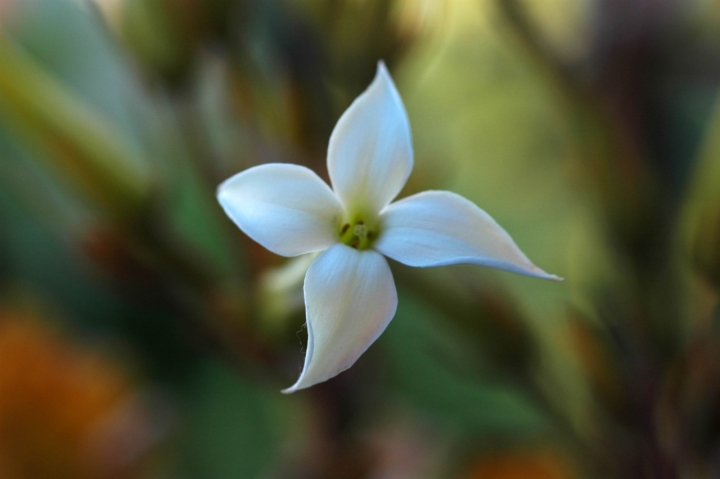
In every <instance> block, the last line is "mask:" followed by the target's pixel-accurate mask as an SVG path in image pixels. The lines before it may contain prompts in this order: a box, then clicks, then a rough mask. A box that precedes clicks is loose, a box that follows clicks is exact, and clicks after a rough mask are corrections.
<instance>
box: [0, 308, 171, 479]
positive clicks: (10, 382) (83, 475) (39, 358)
mask: <svg viewBox="0 0 720 479" xmlns="http://www.w3.org/2000/svg"><path fill="white" fill-rule="evenodd" d="M0 362H1V363H2V365H3V366H2V369H0V475H2V477H3V478H4V479H36V478H40V477H57V478H70V477H72V478H75V479H109V478H118V477H135V476H132V475H131V474H135V473H137V472H138V470H137V468H138V467H139V462H138V461H139V459H141V457H143V456H145V455H146V453H147V452H148V448H149V447H150V446H152V445H153V444H154V443H155V441H156V440H157V437H158V436H157V434H156V432H154V431H153V428H152V427H151V425H150V422H149V421H148V419H149V416H148V415H147V411H146V409H145V407H144V406H142V401H141V400H140V399H139V395H138V394H137V392H136V391H134V390H133V388H132V387H131V384H130V381H129V380H128V378H127V377H126V375H125V374H124V372H123V371H122V370H121V369H119V368H117V367H116V366H114V365H112V364H110V362H109V361H107V360H106V359H104V358H101V357H99V356H98V355H96V354H95V353H92V352H90V351H88V350H85V349H83V348H81V347H78V346H75V345H73V344H70V343H69V342H67V341H66V340H65V339H64V338H62V337H61V336H60V335H59V334H56V333H55V332H53V331H52V330H51V329H50V328H48V327H47V326H46V325H44V324H43V323H42V322H40V321H39V320H37V319H36V318H34V317H33V316H32V315H28V314H27V313H19V312H16V311H8V310H0Z"/></svg>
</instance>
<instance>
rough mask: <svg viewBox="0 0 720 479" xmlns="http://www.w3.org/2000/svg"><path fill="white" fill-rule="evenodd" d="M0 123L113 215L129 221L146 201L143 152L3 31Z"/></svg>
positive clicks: (147, 183)
mask: <svg viewBox="0 0 720 479" xmlns="http://www.w3.org/2000/svg"><path fill="white" fill-rule="evenodd" d="M0 121H2V122H3V123H4V124H5V125H6V126H7V128H8V129H10V130H11V131H13V133H14V134H15V136H16V137H17V138H20V139H21V140H22V141H23V143H24V146H26V147H27V148H29V149H30V150H31V152H32V153H34V156H33V157H34V158H38V159H43V160H46V161H47V162H48V163H49V164H50V166H52V167H53V168H54V169H55V171H56V172H57V173H58V174H59V175H60V177H62V178H63V179H65V180H67V182H69V183H70V184H71V185H72V186H74V187H79V188H80V189H81V190H82V191H83V193H85V194H86V196H88V197H89V198H90V199H91V200H92V201H94V202H95V203H96V204H97V205H98V206H100V208H101V209H102V210H104V211H105V212H107V213H110V214H111V215H113V216H115V217H116V219H121V220H124V219H128V218H129V217H132V216H133V215H134V214H137V213H138V211H139V210H140V209H141V207H142V206H143V205H144V202H145V200H146V198H147V196H148V194H149V190H150V173H149V170H148V168H147V164H146V163H145V162H143V161H142V158H141V156H142V155H141V153H140V152H139V151H136V150H135V149H134V148H132V147H131V146H130V144H129V142H127V141H124V139H123V137H122V136H121V134H120V133H119V131H118V130H117V129H116V128H114V126H113V125H112V124H111V123H110V122H108V121H107V120H106V119H105V118H104V117H103V116H102V115H101V114H100V113H98V112H97V111H95V110H93V109H92V108H91V107H90V106H89V105H88V104H86V103H84V102H83V101H82V100H80V99H79V98H78V97H77V96H75V95H74V94H73V93H72V92H71V91H70V90H69V89H67V88H65V87H64V86H63V85H62V84H61V83H60V82H59V81H58V80H56V79H55V78H53V77H52V76H51V75H50V74H48V73H47V72H45V71H44V70H43V69H42V68H40V67H39V66H38V65H37V64H36V63H34V62H33V60H32V59H31V58H29V57H28V55H27V54H25V53H24V52H23V51H22V49H21V48H20V47H19V46H17V45H16V44H15V43H14V41H13V40H11V39H10V38H8V37H6V36H4V35H2V34H0Z"/></svg>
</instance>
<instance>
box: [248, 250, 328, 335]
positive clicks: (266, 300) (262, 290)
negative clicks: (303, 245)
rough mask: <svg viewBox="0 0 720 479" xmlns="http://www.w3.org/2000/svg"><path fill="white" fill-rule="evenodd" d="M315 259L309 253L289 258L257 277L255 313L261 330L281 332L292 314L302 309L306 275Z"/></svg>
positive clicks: (313, 254)
mask: <svg viewBox="0 0 720 479" xmlns="http://www.w3.org/2000/svg"><path fill="white" fill-rule="evenodd" d="M317 256H318V254H317V253H310V254H306V255H302V256H298V257H296V258H291V259H290V260H288V261H287V262H286V263H285V264H283V265H282V266H278V267H276V268H270V269H268V270H266V271H265V272H264V273H263V274H262V276H260V285H259V288H258V312H259V314H260V317H261V320H262V322H263V324H262V327H263V328H267V329H268V330H270V331H271V332H272V331H278V330H282V329H283V328H284V326H285V325H286V324H287V322H288V321H287V320H288V319H289V318H290V317H292V315H293V314H295V313H298V312H299V311H302V310H303V305H304V304H305V299H304V297H303V282H304V280H305V273H307V270H308V268H309V267H310V263H312V262H313V261H314V260H315V258H317Z"/></svg>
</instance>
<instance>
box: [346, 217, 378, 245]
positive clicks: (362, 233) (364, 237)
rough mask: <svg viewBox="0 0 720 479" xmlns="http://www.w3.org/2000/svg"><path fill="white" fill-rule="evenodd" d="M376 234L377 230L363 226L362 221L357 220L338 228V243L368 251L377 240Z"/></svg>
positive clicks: (363, 222)
mask: <svg viewBox="0 0 720 479" xmlns="http://www.w3.org/2000/svg"><path fill="white" fill-rule="evenodd" d="M377 233H378V232H377V228H375V227H372V226H370V225H367V224H365V221H364V220H363V219H358V220H356V221H353V222H350V223H343V225H342V226H341V227H340V241H341V242H342V243H345V244H346V245H348V246H350V247H352V248H355V249H359V250H363V249H368V248H369V247H370V246H371V245H372V243H373V241H375V238H377V236H378V235H377Z"/></svg>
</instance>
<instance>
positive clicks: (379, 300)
mask: <svg viewBox="0 0 720 479" xmlns="http://www.w3.org/2000/svg"><path fill="white" fill-rule="evenodd" d="M396 308H397V291H396V290H395V282H394V281H393V277H392V273H391V272H390V267H389V266H388V264H387V261H386V260H385V258H383V257H382V255H380V254H379V253H378V252H376V251H372V250H365V251H358V250H356V249H353V248H350V247H349V246H345V245H344V244H338V245H335V246H332V247H331V248H330V249H328V250H327V251H325V252H323V253H322V254H321V255H320V256H319V257H318V259H316V260H315V262H313V264H311V265H310V268H309V269H308V272H307V276H306V277H305V311H306V315H307V329H308V345H307V353H306V355H305V365H304V366H303V371H302V373H301V374H300V379H298V381H297V382H296V383H295V384H294V385H293V386H292V387H290V388H288V389H285V390H284V391H283V392H284V393H292V392H295V391H297V390H298V389H303V388H307V387H310V386H312V385H313V384H317V383H321V382H323V381H326V380H328V379H330V378H331V377H333V376H336V375H337V374H339V373H341V372H342V371H344V370H346V369H347V368H349V367H350V366H352V365H353V363H355V361H356V360H357V359H358V358H359V357H360V355H361V354H362V353H364V352H365V350H367V348H368V347H370V345H371V344H372V343H373V342H375V340H376V339H377V338H378V336H380V334H381V333H382V332H383V331H384V330H385V328H386V327H387V325H388V323H389V322H390V320H391V319H392V317H393V316H394V315H395V309H396Z"/></svg>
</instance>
